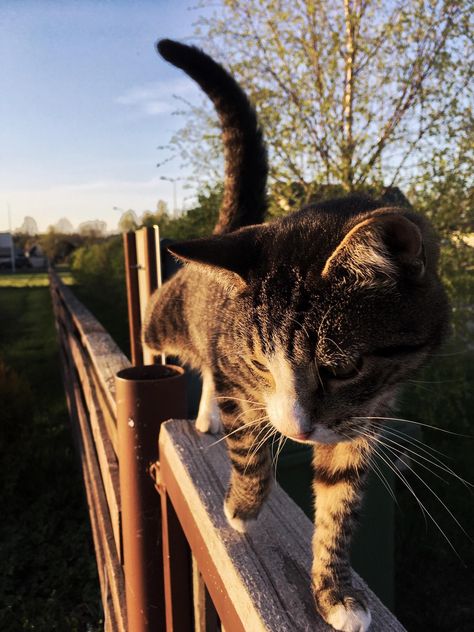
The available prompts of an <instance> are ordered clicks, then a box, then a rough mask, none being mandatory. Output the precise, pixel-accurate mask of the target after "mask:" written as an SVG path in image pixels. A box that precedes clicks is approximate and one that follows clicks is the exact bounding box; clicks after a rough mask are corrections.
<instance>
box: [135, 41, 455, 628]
mask: <svg viewBox="0 0 474 632" xmlns="http://www.w3.org/2000/svg"><path fill="white" fill-rule="evenodd" d="M158 51H159V53H160V54H161V55H162V56H163V57H164V58H165V59H166V60H167V61H169V62H171V63H172V64H174V65H175V66H177V67H179V68H181V69H183V70H184V71H185V72H186V73H187V74H188V75H189V76H190V77H191V78H192V79H194V80H195V81H196V82H197V83H198V84H199V85H200V87H201V88H202V90H204V92H205V93H206V94H207V95H208V96H209V97H210V99H211V100H212V101H213V103H214V106H215V108H216V110H217V113H218V114H219V117H220V121H221V125H222V130H223V143H224V151H225V192H224V199H223V203H222V208H221V211H220V215H219V220H218V223H217V226H216V228H215V230H214V233H215V234H214V236H211V237H209V238H203V239H197V240H193V241H187V242H184V243H177V244H173V245H172V246H171V248H170V250H171V252H172V253H173V254H174V255H175V256H176V257H178V258H179V259H181V260H182V261H184V262H187V263H188V265H186V266H185V267H184V268H183V269H181V270H180V271H179V272H178V273H177V274H176V275H175V276H174V277H173V278H172V279H171V280H170V281H169V282H167V283H165V284H164V286H163V287H162V288H161V289H160V290H159V291H157V292H156V293H155V294H154V295H153V296H152V298H151V300H150V304H149V306H148V311H147V316H146V319H145V323H144V327H143V342H144V344H146V345H147V346H148V347H149V348H151V349H152V350H154V351H156V352H165V353H167V354H171V355H177V356H179V357H180V359H181V360H182V361H184V362H185V363H188V364H189V365H190V366H191V367H193V368H194V369H197V370H199V371H200V373H201V375H202V379H203V390H202V397H201V403H200V407H199V413H198V418H197V422H196V427H197V428H198V430H200V431H201V432H208V431H210V432H216V431H218V430H219V428H220V423H222V424H223V427H224V430H225V432H226V433H227V434H228V436H227V439H226V443H227V448H228V452H229V456H230V460H231V462H232V473H231V479H230V483H229V488H228V491H227V496H226V500H225V506H224V511H225V515H226V516H227V519H228V521H229V523H230V524H231V525H232V527H234V528H235V529H237V530H238V531H241V532H244V531H245V530H246V529H247V528H248V525H249V523H250V522H251V521H252V520H255V519H256V518H257V516H258V513H259V510H260V508H261V506H262V503H263V501H264V500H265V499H266V497H267V496H268V494H269V491H270V487H271V481H272V472H271V457H270V447H269V445H268V442H265V441H262V440H263V437H264V436H265V432H267V431H268V428H274V429H275V430H276V431H278V433H281V435H284V436H285V437H289V438H291V439H293V440H294V441H298V442H302V443H309V444H312V445H313V446H314V470H315V476H314V495H315V505H316V518H315V527H316V528H315V534H314V542H313V549H314V550H313V554H314V562H313V571H312V582H313V592H314V597H315V604H316V608H317V610H318V611H319V613H320V614H321V616H322V617H323V618H324V619H325V621H327V622H328V623H329V624H331V625H332V626H333V627H334V628H335V629H336V630H344V631H346V632H359V631H365V630H367V629H368V627H369V625H370V620H371V615H370V612H369V610H368V608H367V600H366V598H365V596H364V594H363V593H361V592H360V591H358V590H356V589H355V588H353V586H352V583H351V570H350V566H349V561H348V549H349V543H350V539H351V535H352V532H353V530H354V524H355V522H356V520H357V514H358V512H359V507H360V504H361V496H362V491H363V487H364V481H365V479H366V475H367V471H368V468H369V461H370V457H371V453H372V451H373V446H374V443H375V440H376V437H377V434H378V433H379V432H380V422H378V421H376V419H377V418H378V419H380V418H381V417H383V416H384V415H386V414H387V411H388V409H389V407H390V405H391V404H392V403H393V400H394V397H395V395H396V393H397V389H398V387H399V385H400V382H401V381H402V380H403V379H404V378H406V376H407V375H408V374H409V373H410V372H412V371H413V370H414V369H415V368H417V367H419V366H420V364H421V363H422V362H423V361H424V360H425V358H426V357H427V356H428V355H429V354H430V353H431V352H432V351H433V350H434V349H435V348H436V347H438V345H439V344H440V342H441V340H442V338H443V336H444V333H445V331H446V329H447V322H448V305H447V301H446V297H445V293H444V291H443V289H442V287H441V285H440V282H439V279H438V276H437V273H436V265H437V259H438V246H437V243H436V238H435V236H434V234H433V231H432V228H431V227H430V225H429V224H428V222H427V220H426V219H424V218H423V217H420V216H419V215H417V214H415V213H413V212H411V211H409V210H407V209H405V208H396V207H387V206H383V205H382V204H379V203H377V202H376V201H373V200H371V199H369V198H364V197H352V198H347V199H336V200H332V201H329V202H324V203H322V204H317V205H310V206H307V207H305V208H303V209H302V210H300V211H298V212H294V213H291V214H289V215H287V216H286V217H283V218H281V219H278V220H276V221H272V222H270V223H267V224H262V221H263V218H264V215H265V211H266V195H265V188H266V177H267V171H268V166H267V153H266V150H265V144H264V141H263V138H262V132H261V130H260V128H259V125H258V121H257V117H256V114H255V111H254V109H253V107H252V106H251V105H250V103H249V100H248V98H247V97H246V95H245V94H244V92H243V91H242V89H241V88H240V87H239V85H238V84H237V83H236V82H235V80H234V79H233V78H232V77H231V76H230V75H229V74H228V73H227V72H226V71H225V70H224V69H223V68H222V67H221V66H220V65H218V64H217V63H216V62H215V61H213V60H212V59H211V58H210V57H209V56H207V55H206V54H204V53H203V52H202V51H200V50H199V49H197V48H195V47H191V46H186V45H183V44H181V43H178V42H173V41H171V40H162V41H160V42H159V44H158ZM374 418H376V419H374ZM270 424H271V426H270ZM257 446H259V447H258V449H256V447H257Z"/></svg>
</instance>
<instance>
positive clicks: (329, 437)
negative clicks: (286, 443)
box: [287, 424, 348, 444]
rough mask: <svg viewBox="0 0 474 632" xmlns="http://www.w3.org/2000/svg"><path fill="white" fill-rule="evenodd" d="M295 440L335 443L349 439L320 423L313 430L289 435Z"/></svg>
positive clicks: (300, 441)
mask: <svg viewBox="0 0 474 632" xmlns="http://www.w3.org/2000/svg"><path fill="white" fill-rule="evenodd" d="M287 436H288V437H289V438H290V439H292V440H293V441H296V442H297V443H310V444H311V443H327V444H334V443H340V442H342V441H348V438H347V437H344V436H342V435H340V434H338V433H337V432H335V431H334V430H331V429H330V428H327V427H325V426H322V425H320V424H318V425H317V426H315V427H314V428H313V429H312V430H310V431H308V432H300V433H298V434H294V435H287Z"/></svg>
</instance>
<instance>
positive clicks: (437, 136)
mask: <svg viewBox="0 0 474 632" xmlns="http://www.w3.org/2000/svg"><path fill="white" fill-rule="evenodd" d="M208 5H212V6H214V7H216V5H215V3H211V2H210V0H203V2H202V3H201V6H208ZM469 14H470V12H469V3H465V2H463V1H462V0H411V1H410V2H404V1H402V0H395V1H394V2H383V1H382V0H338V1H336V2H335V3H330V2H326V1H325V0H292V1H291V2H290V1H289V0H278V1H276V0H223V1H222V2H220V3H219V5H218V6H217V7H216V8H215V9H214V12H213V13H211V14H210V16H208V17H203V18H201V20H200V21H199V27H198V33H197V35H198V36H199V37H200V40H201V41H202V46H203V47H204V48H205V49H206V50H207V51H210V52H211V53H212V54H214V55H215V57H216V58H217V59H219V60H221V61H222V62H223V63H224V64H225V65H226V66H227V67H229V68H230V70H231V72H232V73H233V74H234V75H235V76H236V77H237V78H238V79H239V81H240V82H241V84H242V85H243V86H244V88H245V89H246V90H247V92H248V93H249V94H250V96H251V98H252V100H253V101H254V103H255V104H256V107H257V110H258V113H259V116H260V119H261V121H262V124H263V127H264V130H265V134H266V138H267V141H268V144H269V150H270V169H271V182H272V185H273V189H274V190H275V191H276V193H277V195H280V196H282V197H283V198H286V197H287V196H288V187H289V186H290V185H294V184H295V183H296V184H297V185H299V187H300V189H301V191H302V193H303V200H305V199H306V200H308V199H310V198H311V197H312V195H313V194H314V192H315V191H316V190H318V189H319V188H320V187H321V186H322V185H330V184H340V185H342V187H343V189H344V190H345V191H352V190H354V189H359V188H361V187H364V186H367V185H372V186H374V185H375V186H379V187H380V186H381V185H388V186H392V185H394V184H403V185H405V184H406V183H407V181H408V180H409V179H411V177H412V176H413V174H414V173H417V170H418V169H419V168H420V164H422V163H423V161H425V162H426V161H427V162H430V160H431V156H432V154H433V152H434V151H435V149H439V148H440V147H446V146H448V145H455V144H456V142H457V138H458V136H459V134H461V133H462V132H463V130H464V126H465V121H466V118H468V117H469V116H470V112H471V110H470V104H469V94H468V90H469V81H470V79H471V78H472V68H473V66H472V62H470V61H469V60H470V59H472V55H471V56H470V52H472V39H471V37H470V31H469ZM183 111H186V112H187V114H188V115H189V118H188V120H187V123H186V125H185V126H184V127H183V128H182V129H181V130H180V131H179V132H178V133H177V134H176V135H175V136H174V138H173V139H172V141H171V147H172V148H173V149H174V150H175V152H176V153H177V154H179V155H180V156H181V158H182V159H183V160H184V162H188V163H190V164H193V165H194V167H195V169H196V171H197V172H198V173H199V174H200V175H202V174H203V173H206V174H207V176H208V177H209V178H210V179H211V180H212V179H213V178H215V176H216V174H217V173H219V169H220V156H221V153H222V152H221V147H220V134H219V129H218V125H217V121H216V119H215V117H214V116H213V114H212V113H211V110H210V107H209V106H208V104H205V105H203V106H202V107H201V106H191V108H190V109H185V110H183Z"/></svg>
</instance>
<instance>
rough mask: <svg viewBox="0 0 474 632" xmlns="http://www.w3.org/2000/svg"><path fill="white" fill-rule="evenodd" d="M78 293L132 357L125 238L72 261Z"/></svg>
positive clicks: (92, 247) (84, 251)
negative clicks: (129, 337)
mask: <svg viewBox="0 0 474 632" xmlns="http://www.w3.org/2000/svg"><path fill="white" fill-rule="evenodd" d="M71 272H72V274H73V276H74V279H75V281H76V283H77V284H78V285H77V286H76V287H75V288H74V293H75V294H76V295H77V297H78V298H79V300H81V301H82V302H83V303H84V304H85V305H86V306H87V307H88V308H89V309H90V311H91V312H92V313H93V314H94V315H95V317H96V318H98V319H99V320H100V322H101V323H102V325H103V326H104V327H105V329H106V330H107V331H108V332H109V333H110V335H111V336H112V338H113V339H114V340H115V342H116V343H117V344H118V345H119V346H120V348H121V349H122V351H124V353H128V350H129V342H128V325H127V323H128V319H127V293H126V287H125V266H124V254H123V245H122V237H121V235H115V236H113V237H110V238H109V239H106V240H104V241H102V242H99V243H95V244H89V245H85V246H82V247H81V248H78V249H77V250H76V251H75V252H74V253H73V255H72V257H71Z"/></svg>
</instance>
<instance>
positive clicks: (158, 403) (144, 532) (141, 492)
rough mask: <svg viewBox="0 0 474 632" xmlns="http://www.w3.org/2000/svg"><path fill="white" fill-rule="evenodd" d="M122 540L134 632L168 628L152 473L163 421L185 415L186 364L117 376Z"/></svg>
mask: <svg viewBox="0 0 474 632" xmlns="http://www.w3.org/2000/svg"><path fill="white" fill-rule="evenodd" d="M116 387H117V392H116V398H117V425H118V447H119V450H118V452H119V454H118V457H119V473H120V496H121V508H122V541H123V556H124V557H123V559H124V571H125V594H126V601H127V620H128V630H129V631H130V632H159V631H160V632H161V630H164V629H165V605H164V589H163V552H162V548H161V537H160V536H161V516H160V498H159V495H158V493H157V492H156V489H155V486H154V483H153V481H152V479H151V477H150V475H149V468H150V466H151V465H152V464H153V463H155V462H156V460H157V458H158V449H157V439H158V433H159V429H160V425H161V423H162V422H163V421H166V420H167V419H170V418H173V417H174V418H183V417H185V416H186V395H185V382H184V371H183V369H182V368H181V367H175V366H170V365H164V366H163V365H152V366H144V367H131V368H129V369H125V370H123V371H120V372H119V373H118V374H117V377H116Z"/></svg>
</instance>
